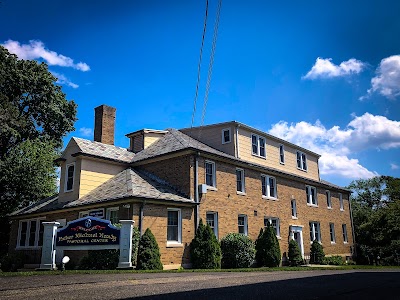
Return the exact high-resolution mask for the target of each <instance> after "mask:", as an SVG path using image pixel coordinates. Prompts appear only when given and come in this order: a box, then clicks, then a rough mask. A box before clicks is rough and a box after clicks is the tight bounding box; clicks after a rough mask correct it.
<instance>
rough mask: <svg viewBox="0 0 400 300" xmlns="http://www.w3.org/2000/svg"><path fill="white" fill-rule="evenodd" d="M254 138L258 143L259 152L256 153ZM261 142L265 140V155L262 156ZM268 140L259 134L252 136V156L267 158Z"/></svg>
mask: <svg viewBox="0 0 400 300" xmlns="http://www.w3.org/2000/svg"><path fill="white" fill-rule="evenodd" d="M253 136H254V137H255V138H256V141H257V145H256V146H257V152H254V151H253ZM260 140H263V143H262V144H263V145H262V146H263V148H264V154H265V155H261V154H260V152H261V151H260V150H261V148H262V147H261V143H260ZM266 144H267V143H266V138H265V137H263V136H260V135H258V134H255V133H252V134H251V154H252V155H255V156H258V157H261V158H266V157H267V147H266Z"/></svg>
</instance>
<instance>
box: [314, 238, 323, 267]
mask: <svg viewBox="0 0 400 300" xmlns="http://www.w3.org/2000/svg"><path fill="white" fill-rule="evenodd" d="M324 257H325V253H324V248H323V247H322V245H321V244H320V243H319V242H318V241H317V240H314V242H313V243H312V244H311V249H310V263H311V264H322V263H323V262H324Z"/></svg>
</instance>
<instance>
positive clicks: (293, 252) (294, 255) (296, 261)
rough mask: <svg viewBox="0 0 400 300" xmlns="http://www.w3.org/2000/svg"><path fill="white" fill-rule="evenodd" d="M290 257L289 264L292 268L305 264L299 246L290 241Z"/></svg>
mask: <svg viewBox="0 0 400 300" xmlns="http://www.w3.org/2000/svg"><path fill="white" fill-rule="evenodd" d="M288 256H289V263H290V265H291V266H294V267H295V266H298V265H301V264H302V263H303V258H302V257H301V252H300V248H299V245H298V244H297V242H296V241H295V240H290V242H289V251H288Z"/></svg>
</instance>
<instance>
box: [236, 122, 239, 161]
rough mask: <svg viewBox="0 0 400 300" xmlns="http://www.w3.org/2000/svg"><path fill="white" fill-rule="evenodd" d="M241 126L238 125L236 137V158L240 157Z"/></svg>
mask: <svg viewBox="0 0 400 300" xmlns="http://www.w3.org/2000/svg"><path fill="white" fill-rule="evenodd" d="M239 126H240V125H239V124H238V123H236V136H235V144H236V158H240V157H239Z"/></svg>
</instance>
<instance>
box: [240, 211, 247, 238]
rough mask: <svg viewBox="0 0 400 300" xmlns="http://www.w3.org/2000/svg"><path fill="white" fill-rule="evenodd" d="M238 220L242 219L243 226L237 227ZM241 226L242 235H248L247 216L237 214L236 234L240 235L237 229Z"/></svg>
mask: <svg viewBox="0 0 400 300" xmlns="http://www.w3.org/2000/svg"><path fill="white" fill-rule="evenodd" d="M239 218H243V219H244V224H243V225H239ZM241 226H243V233H242V234H244V235H248V234H249V231H248V223H247V215H243V214H239V215H238V233H240V230H239V227H241Z"/></svg>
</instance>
